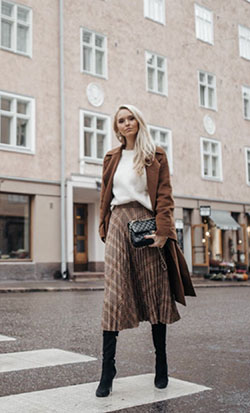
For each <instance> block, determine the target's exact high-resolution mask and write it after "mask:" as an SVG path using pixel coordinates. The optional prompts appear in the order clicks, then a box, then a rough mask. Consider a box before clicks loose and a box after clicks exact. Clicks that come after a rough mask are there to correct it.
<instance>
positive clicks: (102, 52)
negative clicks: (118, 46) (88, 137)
mask: <svg viewBox="0 0 250 413" xmlns="http://www.w3.org/2000/svg"><path fill="white" fill-rule="evenodd" d="M81 51H82V59H81V62H82V63H81V71H82V72H84V73H89V74H91V75H94V76H100V77H105V78H106V77H107V38H106V36H103V35H102V34H99V33H95V32H92V31H90V30H87V29H83V28H82V29H81Z"/></svg>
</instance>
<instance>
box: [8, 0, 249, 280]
mask: <svg viewBox="0 0 250 413" xmlns="http://www.w3.org/2000/svg"><path fill="white" fill-rule="evenodd" d="M22 4H23V5H27V6H29V7H31V8H32V15H33V23H32V43H33V48H32V57H31V58H30V57H24V56H21V55H17V54H15V53H13V52H8V51H5V50H1V48H0V65H1V74H0V91H5V92H10V93H15V94H20V95H22V94H23V95H25V96H29V97H33V98H34V99H35V153H34V154H21V153H17V152H10V151H3V150H0V163H1V172H0V175H1V178H0V179H1V182H2V183H1V188H0V190H1V191H3V192H9V193H26V194H30V195H31V196H32V235H31V240H32V257H31V261H30V263H29V268H28V267H27V268H28V269H26V270H24V271H23V273H25V274H28V276H29V277H30V276H32V277H38V276H39V277H40V276H43V277H44V276H52V274H53V271H54V270H55V269H58V268H59V265H60V256H61V252H60V233H61V232H60V231H61V229H60V186H59V185H60V89H59V86H60V83H59V81H60V77H59V74H60V72H59V2H51V1H48V0H44V1H43V2H40V3H39V2H33V1H31V0H23V1H22ZM197 4H199V5H201V6H204V7H207V8H208V9H210V10H211V11H213V21H214V44H213V45H209V44H207V43H205V42H202V41H200V40H197V38H196V33H195V16H194V7H195V2H194V1H183V2H178V1H176V0H166V1H165V6H166V24H164V25H163V24H159V23H157V22H154V21H152V20H150V19H148V18H145V17H144V1H143V0H137V1H134V0H127V1H123V0H109V1H107V0H103V1H100V0H84V2H82V1H81V0H74V2H72V1H70V0H64V73H65V81H64V96H65V138H66V166H65V171H66V207H67V208H66V214H67V216H66V228H67V235H66V237H67V238H66V245H67V262H68V264H69V266H70V268H71V270H72V268H73V260H74V246H73V243H74V240H73V204H74V202H81V203H83V204H88V211H89V221H88V226H89V229H90V230H91V229H92V231H89V233H90V234H91V235H90V236H89V239H88V260H89V262H90V263H91V268H94V263H97V264H98V265H97V266H96V268H101V267H100V265H101V263H102V262H103V254H104V248H103V245H102V243H101V242H100V240H99V238H98V210H99V193H98V191H97V187H96V180H100V178H101V170H102V165H101V164H99V165H97V164H96V163H93V162H85V163H84V164H83V163H81V161H82V160H81V159H80V140H81V139H83V136H82V131H81V130H80V116H81V112H80V111H81V110H87V111H91V112H94V113H99V114H104V115H107V116H108V117H109V118H110V121H112V117H113V114H114V112H115V110H116V108H117V106H118V105H120V104H122V103H131V104H134V105H136V106H138V107H139V108H140V109H141V110H142V112H143V113H144V115H145V117H146V120H147V122H148V124H150V125H153V126H157V127H164V128H168V129H170V130H171V131H172V146H173V175H172V184H173V191H174V195H175V202H176V213H175V217H176V219H179V220H183V219H184V215H185V214H184V209H186V210H188V211H192V212H190V214H191V215H190V216H191V223H190V224H188V225H191V224H192V225H194V224H199V223H200V222H201V218H200V215H199V207H200V205H210V206H211V208H214V209H221V210H225V211H230V212H239V213H241V214H242V216H241V221H242V223H247V220H246V216H245V214H244V212H245V210H246V209H247V208H248V209H249V208H250V187H249V185H247V183H246V165H245V147H250V140H249V139H250V137H249V136H250V121H249V120H245V119H244V118H243V104H242V89H241V88H242V86H243V85H248V86H250V61H248V60H246V59H243V58H241V57H240V56H239V39H238V24H241V25H243V26H246V27H250V23H249V22H250V4H249V3H248V2H247V1H245V0H220V1H219V2H214V1H212V0H199V1H197ZM81 28H86V29H89V30H93V31H94V32H97V33H100V34H102V35H105V36H106V37H107V50H108V52H107V59H108V60H107V61H108V67H107V79H103V78H100V77H97V76H93V75H88V74H85V73H81V43H80V30H81ZM145 51H151V52H154V53H156V54H159V55H162V56H165V57H166V58H167V83H168V95H167V96H160V95H158V94H156V93H150V92H148V91H147V90H146V75H147V74H146V63H145ZM199 70H204V71H206V72H211V73H212V74H214V75H216V86H217V87H216V93H217V110H209V109H205V108H202V107H200V106H199V88H198V71H199ZM90 83H95V84H97V85H98V86H100V87H101V88H102V90H103V93H104V102H103V104H102V105H101V106H99V107H95V106H93V105H92V104H91V103H90V102H89V100H88V97H87V93H86V89H87V86H88V85H89V84H90ZM206 115H208V116H209V117H210V118H211V119H212V121H213V122H214V124H215V127H216V130H215V133H214V134H213V135H211V136H210V135H208V133H207V132H206V130H205V128H204V117H205V116H206ZM110 134H111V139H110V147H111V146H117V145H118V144H119V143H118V142H117V140H116V138H115V137H114V136H113V135H112V132H111V130H110ZM201 137H205V138H212V139H215V140H218V141H220V142H221V150H222V173H223V179H222V181H221V182H215V181H211V180H209V179H204V178H202V174H201V149H200V138H201ZM8 178H9V179H8ZM20 179H21V180H20ZM22 179H23V181H22ZM184 220H185V219H184ZM190 228H191V227H190V226H186V227H184V232H185V234H186V239H185V240H184V244H185V245H186V246H187V245H188V246H189V247H188V251H189V252H188V254H189V267H190V269H191V268H192V258H190V256H191V252H190V251H191V229H190ZM3 265H5V264H3V263H0V266H2V268H4V270H3V271H2V270H1V271H2V272H1V271H0V272H1V273H3V272H4V271H5V267H3ZM15 265H17V267H16V268H18V263H16V264H15ZM25 265H28V264H25ZM32 266H33V267H32ZM39 266H40V267H39ZM31 267H32V268H33V269H32V270H31V269H30V268H31ZM25 268H26V267H25ZM39 268H40V269H39ZM17 271H18V270H17ZM32 271H33V272H32ZM72 271H73V270H72ZM15 274H16V273H15Z"/></svg>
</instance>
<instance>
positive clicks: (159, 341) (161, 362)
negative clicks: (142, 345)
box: [152, 323, 168, 389]
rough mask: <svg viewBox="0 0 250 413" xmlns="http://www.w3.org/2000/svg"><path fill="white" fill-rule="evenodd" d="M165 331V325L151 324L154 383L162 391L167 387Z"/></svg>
mask: <svg viewBox="0 0 250 413" xmlns="http://www.w3.org/2000/svg"><path fill="white" fill-rule="evenodd" d="M166 330H167V327H166V324H162V323H158V324H152V337H153V343H154V347H155V355H156V362H155V380H154V382H155V387H157V388H158V389H164V388H165V387H167V385H168V364H167V354H166Z"/></svg>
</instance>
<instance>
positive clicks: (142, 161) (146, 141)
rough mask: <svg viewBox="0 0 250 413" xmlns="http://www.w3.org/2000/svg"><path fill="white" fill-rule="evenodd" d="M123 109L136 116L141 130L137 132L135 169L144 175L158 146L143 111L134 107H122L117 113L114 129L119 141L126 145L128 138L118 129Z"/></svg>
mask: <svg viewBox="0 0 250 413" xmlns="http://www.w3.org/2000/svg"><path fill="white" fill-rule="evenodd" d="M121 109H127V110H129V112H131V113H132V114H133V115H134V117H135V119H136V120H137V122H138V127H139V130H138V132H137V136H136V140H135V146H134V150H135V156H134V169H135V170H136V172H137V173H138V175H142V174H143V169H144V166H150V165H151V164H152V162H153V160H154V157H155V148H156V146H155V143H154V141H153V139H152V137H151V135H150V133H149V131H148V128H147V124H146V122H145V120H144V118H143V115H142V113H141V111H140V110H139V109H137V108H136V107H135V106H133V105H121V106H119V108H118V109H117V111H116V113H115V116H114V122H113V128H114V131H115V135H116V137H117V139H118V140H119V141H120V142H122V144H123V145H126V138H125V136H123V135H121V133H120V132H119V130H118V127H117V116H118V113H119V111H120V110H121Z"/></svg>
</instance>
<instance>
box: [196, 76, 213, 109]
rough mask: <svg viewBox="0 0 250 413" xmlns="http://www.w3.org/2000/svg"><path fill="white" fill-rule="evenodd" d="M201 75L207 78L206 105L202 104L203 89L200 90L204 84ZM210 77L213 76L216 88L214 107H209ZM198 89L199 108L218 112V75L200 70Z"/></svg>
mask: <svg viewBox="0 0 250 413" xmlns="http://www.w3.org/2000/svg"><path fill="white" fill-rule="evenodd" d="M200 73H202V74H204V75H205V77H206V84H205V87H206V92H205V100H206V101H205V105H202V104H201V88H200V86H201V84H202V83H201V81H200ZM208 76H213V78H214V88H213V89H214V107H210V106H208V81H207V78H208ZM198 89H199V91H198V95H199V96H198V98H199V106H200V107H201V108H204V109H208V110H214V111H218V106H217V85H216V75H214V74H213V73H211V72H206V71H205V70H198Z"/></svg>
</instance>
